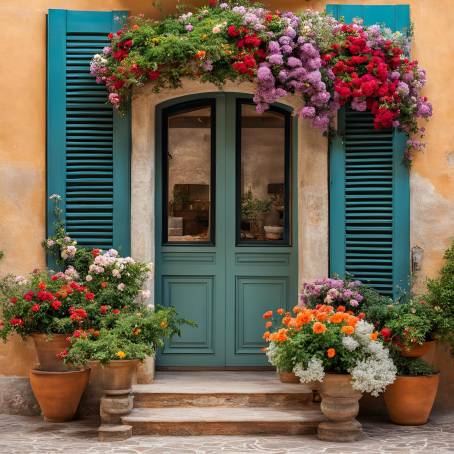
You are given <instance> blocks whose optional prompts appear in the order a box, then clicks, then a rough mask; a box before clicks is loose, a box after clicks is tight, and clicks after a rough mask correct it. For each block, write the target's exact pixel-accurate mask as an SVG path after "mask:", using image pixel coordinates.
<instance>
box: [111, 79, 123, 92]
mask: <svg viewBox="0 0 454 454" xmlns="http://www.w3.org/2000/svg"><path fill="white" fill-rule="evenodd" d="M124 84H125V82H124V81H123V80H116V81H115V82H114V84H113V87H114V88H115V90H120V88H122V87H123V85H124Z"/></svg>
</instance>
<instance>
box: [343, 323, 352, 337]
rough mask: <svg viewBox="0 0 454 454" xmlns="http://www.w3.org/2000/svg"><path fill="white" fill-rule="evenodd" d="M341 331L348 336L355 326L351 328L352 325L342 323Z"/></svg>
mask: <svg viewBox="0 0 454 454" xmlns="http://www.w3.org/2000/svg"><path fill="white" fill-rule="evenodd" d="M341 331H342V332H343V333H344V334H347V336H349V335H350V334H353V333H354V332H355V328H353V326H350V325H344V326H343V327H342V328H341Z"/></svg>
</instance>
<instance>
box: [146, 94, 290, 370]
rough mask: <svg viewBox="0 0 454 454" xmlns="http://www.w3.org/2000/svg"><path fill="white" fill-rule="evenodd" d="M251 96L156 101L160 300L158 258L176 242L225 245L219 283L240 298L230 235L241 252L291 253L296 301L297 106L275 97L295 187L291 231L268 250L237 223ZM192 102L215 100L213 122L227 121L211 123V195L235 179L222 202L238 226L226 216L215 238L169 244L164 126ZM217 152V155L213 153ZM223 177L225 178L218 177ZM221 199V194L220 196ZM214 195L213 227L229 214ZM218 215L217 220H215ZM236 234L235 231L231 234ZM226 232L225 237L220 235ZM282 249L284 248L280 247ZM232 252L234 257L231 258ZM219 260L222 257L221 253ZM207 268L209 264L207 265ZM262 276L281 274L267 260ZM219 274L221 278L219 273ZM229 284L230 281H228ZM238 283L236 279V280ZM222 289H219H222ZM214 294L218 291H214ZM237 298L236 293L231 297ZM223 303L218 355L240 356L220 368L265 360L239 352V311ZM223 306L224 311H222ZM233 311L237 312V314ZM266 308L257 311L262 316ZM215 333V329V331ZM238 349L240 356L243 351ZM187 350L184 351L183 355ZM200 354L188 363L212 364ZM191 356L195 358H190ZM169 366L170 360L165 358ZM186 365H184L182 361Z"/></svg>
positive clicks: (253, 364)
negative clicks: (245, 109) (243, 119)
mask: <svg viewBox="0 0 454 454" xmlns="http://www.w3.org/2000/svg"><path fill="white" fill-rule="evenodd" d="M243 100H245V101H250V102H251V103H253V101H252V95H250V94H248V93H241V92H229V93H224V92H207V93H198V94H194V95H186V96H180V97H175V98H172V99H170V100H167V101H165V102H163V103H160V104H158V105H157V106H156V120H155V137H156V154H155V169H154V180H155V191H154V192H155V219H156V226H155V250H156V255H155V257H156V268H155V273H156V280H155V282H156V284H155V292H154V293H155V295H154V297H155V300H156V301H157V300H158V298H157V297H158V295H159V294H160V295H161V297H162V296H163V295H164V291H165V289H164V288H163V287H162V285H163V283H162V279H161V270H162V266H161V263H159V260H160V259H161V257H162V253H166V252H167V249H168V248H172V251H175V252H179V251H184V250H185V248H187V247H191V250H193V249H194V248H196V249H197V251H199V250H200V252H202V251H209V249H208V248H209V247H210V246H211V247H212V248H213V249H214V248H217V246H218V245H221V247H222V246H224V250H225V253H224V254H222V255H223V256H221V255H219V256H218V252H216V257H219V261H220V260H221V259H222V262H223V263H222V265H223V266H224V270H225V272H224V274H225V275H224V278H223V279H221V280H220V282H219V285H218V287H219V286H220V287H221V288H223V290H224V294H225V298H228V300H229V301H230V300H232V301H236V300H237V297H236V296H235V291H236V290H235V289H233V293H232V289H230V290H229V289H228V288H227V287H228V282H227V280H226V277H230V274H229V273H230V272H232V270H233V268H234V267H233V264H231V263H230V261H232V260H234V256H235V253H233V255H232V253H231V252H229V250H228V248H226V247H225V244H223V243H225V242H226V241H233V244H234V247H235V248H238V247H239V248H241V252H242V253H249V254H254V253H255V254H257V253H263V252H265V253H266V254H267V255H268V256H270V255H271V256H272V255H274V256H276V257H278V256H282V254H286V255H288V257H289V259H288V260H289V263H288V265H289V267H288V269H289V271H288V272H286V273H285V274H288V280H287V281H286V284H285V285H286V286H288V288H286V292H287V298H286V300H287V301H286V304H287V309H290V308H291V307H292V306H293V305H294V304H296V302H297V295H298V252H299V251H298V179H297V175H298V116H293V117H292V114H293V112H294V109H293V108H292V107H291V106H289V105H286V104H283V103H275V104H274V105H273V107H274V109H275V111H278V112H281V113H283V114H284V115H285V118H286V131H285V134H286V138H288V142H287V140H286V150H285V153H286V157H287V158H288V159H286V175H287V177H288V178H289V187H290V193H288V195H287V197H286V198H288V201H287V202H288V215H289V217H290V222H289V223H288V226H287V227H288V230H287V235H288V243H283V244H277V245H273V246H272V247H273V249H274V252H273V251H271V250H270V251H265V248H268V247H269V246H265V247H264V246H263V244H256V245H251V244H244V245H240V244H238V242H237V240H238V239H237V231H236V230H237V227H238V224H237V222H238V219H237V218H238V206H237V205H238V200H237V196H238V185H239V177H238V175H237V172H238V157H239V143H238V134H239V133H240V131H239V130H238V128H239V126H240V121H239V118H238V115H239V107H240V106H241V101H243ZM186 105H187V107H188V108H190V107H197V106H199V105H200V106H202V105H211V106H212V109H213V110H212V112H213V118H212V125H213V124H214V125H215V126H216V125H218V124H219V123H218V122H221V123H220V124H221V125H222V123H225V130H224V129H223V128H222V127H221V128H219V126H216V127H215V128H214V129H212V134H213V135H214V137H212V144H214V147H213V148H212V163H213V164H212V165H213V167H212V175H211V181H212V195H213V194H216V193H215V189H214V188H215V185H216V182H217V181H220V182H222V183H223V184H224V186H225V182H226V180H228V179H229V178H230V179H234V185H233V192H232V191H231V192H232V193H231V194H227V197H226V198H225V200H224V203H223V204H221V209H222V210H224V212H225V211H226V210H228V209H229V208H230V211H232V209H233V211H232V214H233V215H234V216H235V222H234V226H235V231H234V232H227V231H226V226H225V225H226V222H224V224H225V225H224V226H223V227H222V229H221V230H223V231H222V232H219V231H218V232H214V231H213V232H212V244H210V243H206V244H197V243H194V242H191V243H188V244H184V245H183V244H182V245H179V244H177V245H175V244H166V243H165V242H164V240H165V230H164V229H165V227H166V221H165V219H163V216H165V209H164V206H163V204H164V203H165V200H166V198H167V195H164V191H163V188H164V187H165V186H164V184H165V181H166V178H167V176H166V175H165V169H166V165H165V163H166V159H165V158H164V157H163V149H164V148H165V146H166V144H167V137H164V136H165V129H164V121H165V119H166V118H167V117H168V115H169V114H170V113H172V111H173V110H174V108H175V111H183V112H184V109H185V107H186ZM218 106H219V107H221V108H220V109H217V107H218ZM177 107H180V109H177ZM224 112H234V115H227V117H224ZM226 131H233V132H232V133H231V134H227V133H226ZM228 149H229V150H230V149H231V150H232V151H233V155H232V158H230V159H233V163H232V162H229V158H228V157H227V153H226V150H228ZM219 153H222V154H223V156H219ZM213 156H214V159H213ZM223 167H225V169H224V170H225V171H224V172H222V168H223ZM219 179H220V180H219ZM221 186H222V185H221ZM215 197H216V199H217V198H218V196H217V195H216V196H215ZM212 200H213V201H214V202H215V203H214V210H215V213H214V215H213V216H212V220H214V222H213V223H212V228H213V229H215V228H216V226H218V227H217V228H219V226H220V222H219V220H220V219H223V218H224V216H225V214H224V213H219V212H218V211H219V210H218V203H216V202H217V200H214V199H213V197H212ZM216 219H217V220H218V222H216ZM232 234H233V237H232ZM216 237H217V238H218V243H216ZM221 238H222V240H221ZM276 250H278V251H279V252H277V251H276ZM228 258H229V260H228ZM217 260H218V259H217ZM216 266H219V264H213V265H212V267H216ZM207 270H208V268H207ZM212 270H213V272H214V273H216V271H215V269H214V268H213V269H212ZM263 273H264V274H263V276H267V277H276V278H278V277H279V275H278V274H276V276H275V273H276V272H275V271H274V269H273V266H268V267H263ZM254 277H255V278H257V277H258V276H254V275H253V274H252V275H251V276H249V278H250V279H254ZM216 279H219V277H218V276H217V277H216ZM226 286H227V287H226ZM235 286H236V284H235ZM217 290H219V289H217ZM214 297H215V294H214ZM232 298H233V299H232ZM223 304H224V310H223V311H222V309H221V308H220V307H218V306H219V304H216V301H215V302H214V308H215V309H214V310H216V311H217V314H218V315H220V316H221V317H222V319H223V320H224V321H225V322H224V327H222V328H221V327H220V326H217V329H216V335H217V336H222V342H224V349H223V354H222V355H220V356H219V358H220V357H221V356H223V362H224V364H226V363H228V362H231V361H232V358H236V364H232V365H229V366H226V365H224V366H216V367H219V368H221V369H222V368H229V367H245V368H248V367H257V366H263V364H261V363H263V355H262V354H260V355H259V354H251V353H247V354H244V355H241V354H239V353H235V352H236V351H237V350H236V348H237V347H236V346H238V344H239V341H238V329H237V323H238V322H237V321H236V317H235V315H234V314H235V313H236V311H237V308H232V310H228V307H227V304H226V303H225V301H224V302H223ZM221 312H224V313H223V314H222V313H221ZM232 315H233V316H232ZM260 315H261V314H258V316H259V317H260ZM228 330H233V332H234V334H233V335H232V336H231V338H232V341H233V342H234V343H232V345H228V342H227V340H228V339H229V340H230V338H229V336H228V335H227V334H228V333H227V331H228ZM213 336H214V334H213ZM211 342H212V345H218V348H219V343H218V342H216V339H212V340H211ZM176 355H177V356H178V359H179V362H180V363H182V365H183V367H184V363H185V362H186V361H185V360H184V358H182V357H180V355H178V354H177V353H176ZM194 355H197V353H194ZM238 355H239V356H238ZM181 356H183V355H181ZM198 358H200V364H196V365H193V364H187V365H186V367H188V368H192V367H204V366H210V365H209V364H207V363H206V362H205V358H204V356H203V355H198ZM189 359H190V358H189V355H188V361H189ZM189 362H190V361H189ZM164 367H165V364H164ZM178 367H182V366H178Z"/></svg>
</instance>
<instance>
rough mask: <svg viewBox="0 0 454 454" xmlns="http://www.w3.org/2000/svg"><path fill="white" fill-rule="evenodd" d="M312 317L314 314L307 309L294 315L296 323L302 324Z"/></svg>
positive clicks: (309, 320)
mask: <svg viewBox="0 0 454 454" xmlns="http://www.w3.org/2000/svg"><path fill="white" fill-rule="evenodd" d="M313 318H314V316H313V315H312V312H311V311H309V310H307V309H306V310H304V311H302V312H300V313H299V314H298V315H297V316H296V320H297V321H298V323H300V324H302V325H305V324H306V323H309V322H311V321H312V319H313Z"/></svg>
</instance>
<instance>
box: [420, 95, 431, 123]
mask: <svg viewBox="0 0 454 454" xmlns="http://www.w3.org/2000/svg"><path fill="white" fill-rule="evenodd" d="M417 109H418V110H417V114H418V116H420V117H423V118H429V117H430V116H432V104H430V102H427V101H424V100H423V99H422V98H419V99H418V104H417Z"/></svg>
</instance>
